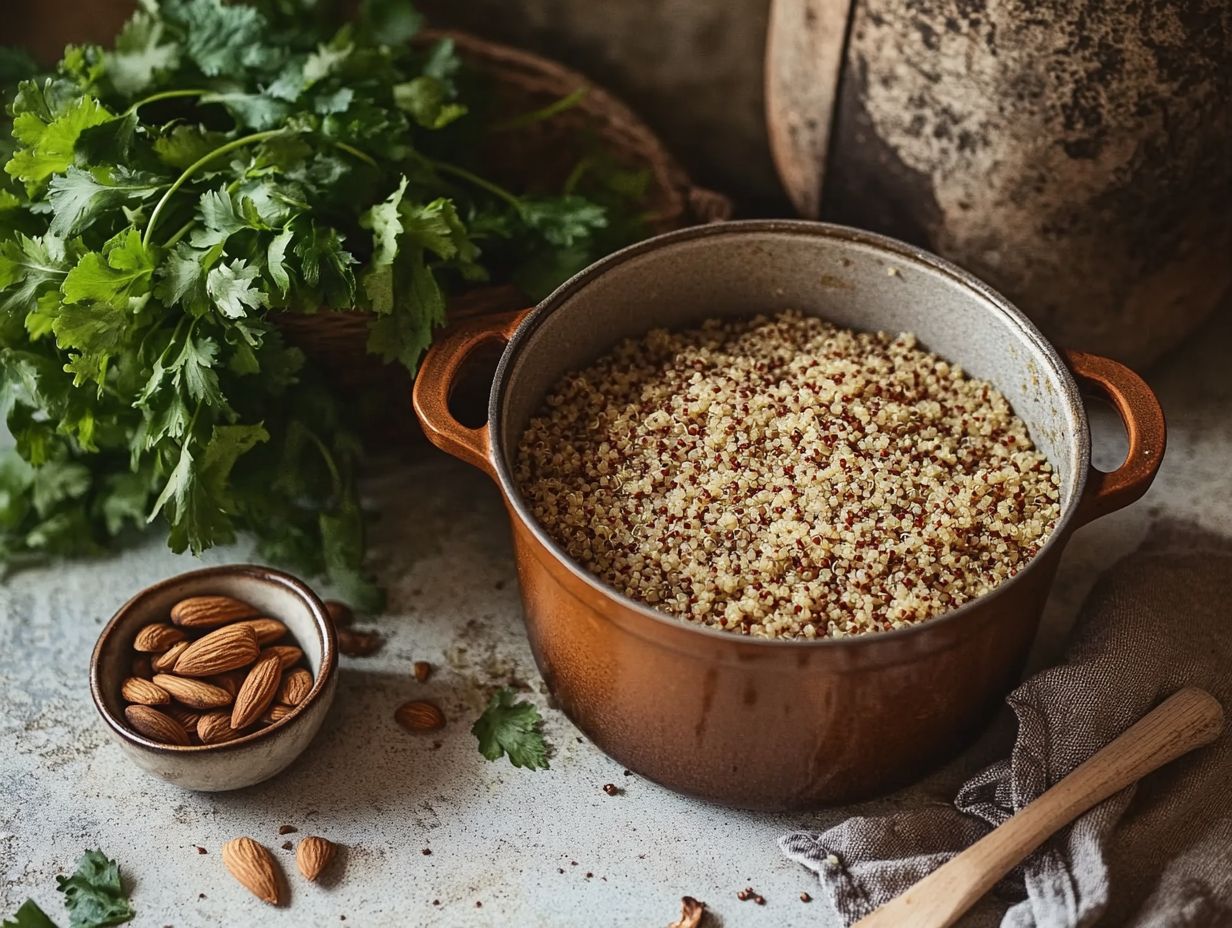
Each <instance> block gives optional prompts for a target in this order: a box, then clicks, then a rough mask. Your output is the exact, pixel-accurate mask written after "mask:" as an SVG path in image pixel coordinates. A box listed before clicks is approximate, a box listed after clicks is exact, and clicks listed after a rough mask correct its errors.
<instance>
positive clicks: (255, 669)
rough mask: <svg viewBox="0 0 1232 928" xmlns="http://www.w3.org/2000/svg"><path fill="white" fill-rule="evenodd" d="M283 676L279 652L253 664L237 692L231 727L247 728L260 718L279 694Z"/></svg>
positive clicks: (232, 710)
mask: <svg viewBox="0 0 1232 928" xmlns="http://www.w3.org/2000/svg"><path fill="white" fill-rule="evenodd" d="M281 678H282V666H281V663H280V658H279V657H278V655H277V654H267V655H265V656H264V657H262V658H261V659H260V660H259V661H257V662H256V663H255V664H253V665H252V670H250V671H248V676H246V677H245V678H244V684H243V685H242V686H241V687H240V691H239V692H238V693H236V694H235V705H234V706H233V707H232V709H231V727H232V728H236V729H239V728H247V727H248V726H249V725H251V724H252V723H253V722H255V721H257V720H258V719H260V718H261V716H262V714H263V713H264V712H265V710H266V709H268V708H269V705H270V703H272V702H273V701H274V697H275V696H276V695H277V694H278V681H279V680H280V679H281Z"/></svg>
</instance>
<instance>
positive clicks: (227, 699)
mask: <svg viewBox="0 0 1232 928" xmlns="http://www.w3.org/2000/svg"><path fill="white" fill-rule="evenodd" d="M154 683H155V684H157V685H158V686H161V687H162V688H163V689H165V690H166V691H167V692H168V693H170V694H171V695H172V697H173V698H175V699H177V700H178V701H180V702H182V703H183V704H184V705H186V706H189V707H190V708H193V709H217V708H219V707H221V706H229V705H231V694H230V693H228V692H227V691H226V690H224V689H223V688H222V687H221V686H214V685H213V684H211V683H206V682H205V681H204V680H193V679H190V678H189V677H177V676H173V675H172V674H169V673H156V674H154Z"/></svg>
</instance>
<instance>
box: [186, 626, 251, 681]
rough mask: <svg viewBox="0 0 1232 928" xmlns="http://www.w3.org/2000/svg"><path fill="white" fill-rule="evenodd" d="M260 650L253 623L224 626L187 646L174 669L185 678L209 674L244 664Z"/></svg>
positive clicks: (234, 668)
mask: <svg viewBox="0 0 1232 928" xmlns="http://www.w3.org/2000/svg"><path fill="white" fill-rule="evenodd" d="M260 653H261V648H260V646H259V645H258V644H257V634H256V632H254V631H253V630H252V628H251V626H248V625H224V626H223V627H222V628H218V629H215V630H214V631H212V632H210V633H209V634H208V635H206V636H205V637H203V638H198V639H197V640H196V641H194V642H193V643H192V644H190V645H189V646H188V647H187V648H185V649H184V653H183V654H181V655H180V656H179V658H178V659H177V660H176V662H175V672H176V673H178V674H179V675H180V676H183V677H209V676H212V675H213V674H216V673H222V672H223V671H226V670H236V669H238V668H240V667H245V666H247V665H248V664H251V663H252V662H253V661H255V660H256V659H257V655H259V654H260Z"/></svg>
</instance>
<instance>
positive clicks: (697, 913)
mask: <svg viewBox="0 0 1232 928" xmlns="http://www.w3.org/2000/svg"><path fill="white" fill-rule="evenodd" d="M705 917H706V903H704V902H698V901H697V900H696V899H694V898H693V897H692V896H684V897H683V898H682V899H681V900H680V920H679V921H674V922H672V923H671V924H670V925H668V926H667V928H698V926H699V925H701V923H702V919H704V918H705Z"/></svg>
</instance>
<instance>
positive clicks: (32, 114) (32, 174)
mask: <svg viewBox="0 0 1232 928" xmlns="http://www.w3.org/2000/svg"><path fill="white" fill-rule="evenodd" d="M31 83H33V82H31V81H27V82H25V83H24V84H22V91H21V92H20V93H19V94H18V97H17V101H16V102H14V104H13V136H14V138H16V139H17V140H18V141H19V142H21V143H22V147H20V148H18V149H17V151H15V152H14V153H13V157H12V158H10V159H9V162H8V164H6V165H5V166H4V170H5V171H6V172H8V174H9V175H11V176H12V177H14V178H16V179H17V180H21V181H25V183H26V187H27V189H28V190H33V189H37V188H38V187H40V186H41V185H42V183H43V182H44V181H46V180H47V178H49V177H51V175H53V174H61V173H63V172H64V171H67V170H68V169H69V166H70V165H72V164H73V161H74V158H75V149H76V146H77V139H78V137H80V135H81V133H82V132H83V131H84V130H85V129H88V128H90V127H91V126H97V125H99V124H100V123H104V122H107V121H108V120H109V119H111V113H109V112H107V109H106V107H104V106H103V105H102V104H101V103H99V102H98V101H97V100H95V99H94V98H93V97H89V96H83V97H78V98H76V99H74V100H70V101H69V102H68V103H66V104H64V105H63V106H62V107H59V108H58V110H57V111H50V110H45V109H42V107H43V106H44V105H45V104H47V103H48V98H47V95H46V94H43V95H41V96H39V97H38V99H37V101H30V100H27V99H26V88H28V87H29V85H30V84H31ZM46 116H50V117H51V118H50V119H45V117H46Z"/></svg>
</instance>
